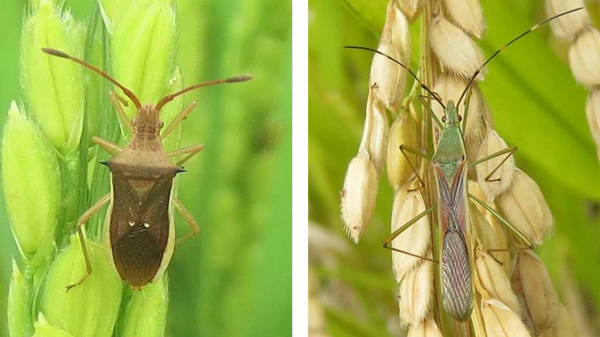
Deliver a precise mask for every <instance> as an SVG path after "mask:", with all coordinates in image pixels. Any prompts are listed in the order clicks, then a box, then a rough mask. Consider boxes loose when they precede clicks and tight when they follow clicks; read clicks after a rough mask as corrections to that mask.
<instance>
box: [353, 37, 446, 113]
mask: <svg viewBox="0 0 600 337" xmlns="http://www.w3.org/2000/svg"><path fill="white" fill-rule="evenodd" d="M344 48H346V49H359V50H367V51H370V52H373V53H375V54H379V55H381V56H384V57H386V58H388V59H389V60H391V61H392V62H394V63H396V64H397V65H399V66H401V67H402V68H404V69H406V70H407V71H408V73H409V74H410V75H411V76H412V77H413V78H414V79H415V81H417V82H418V83H419V86H421V88H423V89H425V90H426V91H427V92H428V93H430V94H431V96H432V97H433V99H435V100H436V101H437V102H438V103H440V105H441V106H442V108H444V110H445V109H446V106H445V105H444V103H442V100H441V98H440V96H439V95H438V94H437V93H435V92H433V91H431V89H429V88H428V87H427V85H425V83H423V82H422V81H421V80H420V79H419V78H418V77H417V75H416V74H415V73H413V71H412V70H410V68H408V67H407V66H405V65H404V64H403V63H402V62H400V61H398V60H396V59H395V58H393V57H391V56H389V55H388V54H386V53H383V52H380V51H379V50H377V49H373V48H369V47H361V46H344Z"/></svg>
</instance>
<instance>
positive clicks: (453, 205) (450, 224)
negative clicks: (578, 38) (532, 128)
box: [346, 7, 583, 322]
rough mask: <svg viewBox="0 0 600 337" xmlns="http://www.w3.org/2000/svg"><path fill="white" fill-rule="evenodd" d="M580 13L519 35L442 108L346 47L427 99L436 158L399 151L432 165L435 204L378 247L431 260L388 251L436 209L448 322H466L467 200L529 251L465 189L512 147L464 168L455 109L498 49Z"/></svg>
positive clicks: (469, 302) (469, 293)
mask: <svg viewBox="0 0 600 337" xmlns="http://www.w3.org/2000/svg"><path fill="white" fill-rule="evenodd" d="M581 9H583V7H580V8H575V9H572V10H569V11H566V12H563V13H560V14H558V15H555V16H552V17H550V18H548V19H546V20H544V21H542V22H540V23H538V24H537V25H535V26H533V27H532V28H530V29H528V30H527V31H525V32H523V33H522V34H520V35H519V36H517V37H516V38H514V39H513V40H511V41H510V42H508V43H507V44H505V45H504V46H503V47H502V48H500V49H498V50H497V51H496V52H495V53H494V54H493V55H492V56H491V57H489V58H488V59H487V60H486V61H485V62H484V63H483V64H482V65H481V66H480V67H479V68H478V69H477V70H476V71H475V72H474V73H473V75H472V76H471V77H470V79H469V81H468V82H467V85H466V87H465V89H464V90H463V92H462V93H461V95H460V97H459V99H458V101H457V103H456V104H454V101H453V100H449V101H448V102H447V105H445V104H444V103H443V102H442V100H441V98H440V97H439V95H437V94H436V93H435V92H433V91H432V90H430V89H429V88H428V87H427V86H426V85H425V84H424V83H423V82H422V81H420V80H419V79H418V77H417V76H416V75H415V74H414V73H413V72H412V71H411V70H410V69H409V68H408V67H406V66H405V65H404V64H402V63H401V62H399V61H397V60H395V59H394V58H392V57H390V56H389V55H387V54H385V53H382V52H380V51H378V50H375V49H371V48H366V47H359V46H347V47H346V48H350V49H361V50H367V51H371V52H374V53H376V54H379V55H382V56H384V57H386V58H388V59H389V60H391V61H392V62H394V63H396V64H398V65H399V66H401V67H403V68H404V69H406V70H407V71H408V72H409V73H410V75H411V76H412V77H414V78H415V80H416V81H417V82H418V84H419V85H420V87H421V88H423V89H424V90H425V91H427V92H428V93H429V95H430V96H420V97H419V99H420V101H421V103H422V104H423V106H424V108H425V109H426V110H427V112H428V114H429V115H430V116H431V118H432V119H433V120H434V121H435V123H436V124H437V126H438V127H439V129H440V130H441V135H440V137H439V140H438V142H437V147H436V150H435V153H434V154H433V156H429V155H428V154H426V153H423V152H421V151H420V150H418V149H415V148H412V147H409V146H406V145H401V146H400V151H401V152H402V154H403V155H404V157H405V158H406V159H407V160H408V155H407V153H412V154H414V155H417V156H420V157H422V158H424V159H426V160H429V161H430V162H431V164H432V166H433V172H434V175H435V180H436V183H437V204H435V205H433V206H431V207H429V208H428V209H426V210H425V211H423V212H422V213H420V214H418V215H417V216H415V217H414V218H413V219H411V220H410V221H408V222H407V223H405V224H403V225H402V226H401V227H400V228H398V229H397V230H396V231H394V232H393V233H392V234H391V235H390V236H389V237H388V238H387V239H385V241H384V242H383V246H384V247H385V248H387V249H391V250H393V251H395V252H399V253H403V254H406V255H409V256H413V257H416V258H421V259H424V260H429V261H434V260H432V259H429V258H427V257H422V256H418V255H416V254H413V253H411V252H407V251H403V250H399V249H396V248H394V247H391V246H390V244H391V242H392V241H393V240H394V239H396V238H397V237H398V236H399V235H400V234H402V233H403V232H404V231H406V230H407V229H408V228H410V226H412V225H413V224H415V223H416V222H417V221H419V220H420V219H422V218H423V217H425V216H428V215H429V214H430V213H431V212H433V211H435V210H437V216H438V223H439V226H440V228H439V233H440V240H439V242H440V254H439V256H440V260H439V261H434V262H436V263H438V265H439V276H440V279H441V290H442V302H443V306H444V310H445V311H446V313H448V315H449V316H450V317H451V318H453V319H454V320H456V321H459V322H464V321H467V320H468V319H469V318H470V316H471V312H472V310H473V302H474V291H473V281H472V275H471V270H472V262H471V261H472V256H471V254H472V253H471V252H472V249H471V247H470V245H471V243H470V242H471V236H470V226H471V225H470V223H469V214H470V213H469V199H471V200H473V201H474V202H476V203H478V204H480V205H482V206H483V207H484V208H485V209H486V210H488V211H489V212H490V213H491V214H493V215H494V216H495V217H496V218H498V220H499V221H500V222H501V223H502V224H504V225H505V226H506V227H507V228H509V229H510V230H511V231H512V232H513V233H514V234H515V235H516V236H517V237H518V238H519V239H520V240H521V241H522V243H524V244H525V247H522V248H516V249H533V244H532V243H531V241H530V240H529V239H528V238H527V237H526V236H525V235H524V234H523V233H521V232H520V231H519V230H518V229H517V228H516V227H515V226H513V225H512V224H510V223H509V222H508V221H507V220H505V219H504V218H503V217H502V216H501V215H500V214H498V213H497V212H496V211H495V210H494V209H492V208H491V207H490V206H489V205H487V204H486V203H485V202H484V201H482V200H480V199H478V198H477V197H475V196H474V195H472V194H470V193H469V191H468V185H467V183H468V179H467V173H468V170H469V169H470V168H473V167H474V166H476V165H478V164H481V163H483V162H486V161H488V160H490V159H493V158H497V157H499V156H502V155H506V157H505V158H504V159H503V160H502V161H501V162H500V163H499V164H498V165H497V167H496V168H495V169H494V170H492V172H491V173H490V174H489V175H488V176H487V177H486V178H485V180H486V181H488V182H491V181H493V180H491V179H490V177H491V176H492V175H493V174H494V172H496V171H497V170H498V169H499V168H500V167H501V165H502V164H503V163H504V162H505V161H506V159H508V158H509V157H510V156H511V155H512V154H513V153H514V152H515V151H516V149H517V148H516V147H509V148H506V149H503V150H501V151H498V152H496V153H493V154H491V155H488V156H486V157H484V158H481V159H479V160H477V161H475V162H473V163H468V162H467V152H466V147H465V140H464V137H463V130H465V129H466V122H467V118H466V117H467V116H465V118H464V123H463V126H462V128H461V127H460V123H461V121H462V120H463V118H462V116H460V114H459V110H458V107H459V106H460V104H461V102H462V101H463V98H466V100H465V110H464V111H466V112H468V109H469V99H470V90H471V86H472V84H473V82H474V80H475V78H476V77H477V75H478V74H479V73H480V72H481V71H482V69H483V68H484V67H485V66H486V65H487V64H488V63H489V62H490V61H491V60H492V59H494V57H496V56H497V55H498V54H499V53H500V52H501V51H502V50H504V49H505V48H507V47H508V46H510V45H511V44H512V43H514V42H516V41H517V40H519V39H520V38H522V37H524V36H525V35H527V34H529V33H530V32H532V31H534V30H536V29H537V28H539V27H540V26H542V25H543V24H545V23H547V22H549V21H551V20H554V19H556V18H559V17H561V16H564V15H567V14H570V13H573V12H576V11H578V10H581ZM426 98H429V99H433V100H435V101H436V102H437V103H439V104H440V105H441V106H442V108H443V109H444V116H443V118H442V120H441V121H440V120H439V119H438V118H437V117H436V115H435V113H434V112H433V111H432V110H431V107H430V106H429V104H428V102H426V101H425V99H426ZM409 164H410V167H411V168H412V170H413V172H414V173H415V176H416V178H417V179H418V180H419V182H420V184H421V186H420V187H419V188H421V187H424V186H425V181H424V180H423V178H422V177H421V176H420V175H419V172H417V170H416V169H415V168H414V166H413V164H412V163H411V162H410V161H409ZM504 250H509V249H508V248H504V249H490V251H504Z"/></svg>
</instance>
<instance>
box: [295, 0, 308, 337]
mask: <svg viewBox="0 0 600 337" xmlns="http://www.w3.org/2000/svg"><path fill="white" fill-rule="evenodd" d="M292 11H293V12H292V27H293V33H292V43H293V49H292V67H293V71H292V82H293V85H292V106H293V108H292V128H293V132H292V153H293V160H292V177H293V183H292V194H293V196H292V204H293V214H292V217H293V224H292V226H293V228H292V237H293V238H292V247H293V254H292V256H293V260H292V265H293V267H292V268H293V269H292V289H293V295H292V306H293V309H292V313H293V327H292V332H293V336H308V2H307V1H305V0H296V1H293V2H292Z"/></svg>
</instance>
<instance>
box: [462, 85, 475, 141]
mask: <svg viewBox="0 0 600 337" xmlns="http://www.w3.org/2000/svg"><path fill="white" fill-rule="evenodd" d="M472 93H473V87H470V88H469V92H468V93H467V98H466V99H465V110H464V119H465V120H464V121H463V126H462V130H461V131H462V133H463V135H464V134H465V132H466V131H467V117H469V105H470V103H471V94H472Z"/></svg>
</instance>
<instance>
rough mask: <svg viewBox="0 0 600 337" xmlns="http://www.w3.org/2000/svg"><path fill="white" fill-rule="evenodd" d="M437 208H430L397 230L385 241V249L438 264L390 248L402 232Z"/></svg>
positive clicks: (425, 258) (435, 206)
mask: <svg viewBox="0 0 600 337" xmlns="http://www.w3.org/2000/svg"><path fill="white" fill-rule="evenodd" d="M436 208H437V205H434V206H431V207H429V208H428V209H426V210H424V211H423V212H421V213H419V214H418V215H417V216H415V217H414V218H412V219H410V221H409V222H407V223H405V224H404V225H402V227H400V228H398V229H397V230H395V231H394V232H393V233H392V234H391V235H390V236H389V237H388V238H387V239H385V241H383V248H387V249H391V250H393V251H395V252H398V253H402V254H406V255H409V256H413V257H416V258H419V259H423V260H427V261H431V262H436V263H437V262H438V261H436V260H433V259H430V258H428V257H424V256H420V255H416V254H413V253H411V252H407V251H404V250H400V249H396V248H394V247H390V246H389V245H390V243H391V242H392V241H394V239H395V238H397V237H398V236H399V235H400V234H402V232H404V231H405V230H407V229H408V228H409V227H410V226H412V225H414V224H415V223H416V222H417V221H419V220H421V218H423V217H424V216H426V215H427V214H429V213H431V212H432V211H433V210H435V209H436Z"/></svg>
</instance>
